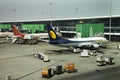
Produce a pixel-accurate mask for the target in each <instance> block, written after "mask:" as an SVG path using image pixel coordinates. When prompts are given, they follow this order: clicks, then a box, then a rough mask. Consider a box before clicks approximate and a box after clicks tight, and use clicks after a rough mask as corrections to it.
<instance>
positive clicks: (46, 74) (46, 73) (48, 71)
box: [42, 68, 53, 78]
mask: <svg viewBox="0 0 120 80" xmlns="http://www.w3.org/2000/svg"><path fill="white" fill-rule="evenodd" d="M52 76H53V71H52V69H51V68H43V69H42V77H43V78H50V77H52Z"/></svg>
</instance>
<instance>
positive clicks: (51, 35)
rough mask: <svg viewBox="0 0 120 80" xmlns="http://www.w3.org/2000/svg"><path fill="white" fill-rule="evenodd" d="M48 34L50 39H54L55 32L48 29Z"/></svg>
mask: <svg viewBox="0 0 120 80" xmlns="http://www.w3.org/2000/svg"><path fill="white" fill-rule="evenodd" d="M49 34H50V37H51V38H52V39H56V34H55V33H54V32H53V31H52V30H50V32H49Z"/></svg>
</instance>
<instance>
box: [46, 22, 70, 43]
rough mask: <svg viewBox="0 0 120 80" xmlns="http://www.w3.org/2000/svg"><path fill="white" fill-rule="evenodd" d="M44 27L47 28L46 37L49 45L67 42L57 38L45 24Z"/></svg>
mask: <svg viewBox="0 0 120 80" xmlns="http://www.w3.org/2000/svg"><path fill="white" fill-rule="evenodd" d="M46 27H47V30H48V35H49V43H51V44H61V43H66V42H67V41H68V40H67V39H64V38H61V37H59V36H58V35H57V33H56V32H55V31H54V30H53V28H52V27H51V26H50V25H49V24H47V25H46Z"/></svg>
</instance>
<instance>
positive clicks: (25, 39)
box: [12, 25, 48, 44]
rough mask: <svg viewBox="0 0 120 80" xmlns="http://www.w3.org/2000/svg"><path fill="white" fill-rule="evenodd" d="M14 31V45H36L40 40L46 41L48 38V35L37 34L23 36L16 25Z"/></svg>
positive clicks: (13, 26) (13, 27)
mask: <svg viewBox="0 0 120 80" xmlns="http://www.w3.org/2000/svg"><path fill="white" fill-rule="evenodd" d="M12 29H13V33H14V36H13V41H12V43H16V42H17V43H28V44H34V43H37V41H38V40H41V41H42V40H44V39H46V38H48V33H37V34H23V33H21V32H20V31H19V30H18V28H17V27H16V26H15V25H12Z"/></svg>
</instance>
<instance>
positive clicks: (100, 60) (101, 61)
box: [96, 55, 113, 66]
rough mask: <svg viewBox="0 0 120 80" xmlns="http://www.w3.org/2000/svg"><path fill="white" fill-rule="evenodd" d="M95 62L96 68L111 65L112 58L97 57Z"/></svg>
mask: <svg viewBox="0 0 120 80" xmlns="http://www.w3.org/2000/svg"><path fill="white" fill-rule="evenodd" d="M96 62H97V65H98V66H104V65H111V64H113V57H106V56H103V55H97V56H96Z"/></svg>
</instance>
